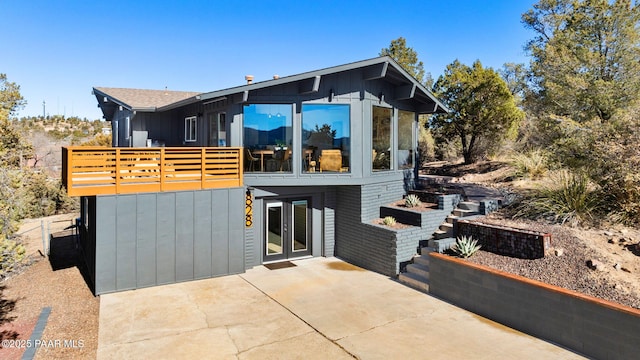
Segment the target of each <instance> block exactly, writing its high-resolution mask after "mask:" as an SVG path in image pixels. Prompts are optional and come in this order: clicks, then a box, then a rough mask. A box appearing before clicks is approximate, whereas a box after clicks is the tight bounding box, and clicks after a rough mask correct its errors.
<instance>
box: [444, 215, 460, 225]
mask: <svg viewBox="0 0 640 360" xmlns="http://www.w3.org/2000/svg"><path fill="white" fill-rule="evenodd" d="M459 218H460V217H459V216H455V215H449V216H447V222H448V223H449V224H453V223H454V222H455V221H456V220H458V219H459Z"/></svg>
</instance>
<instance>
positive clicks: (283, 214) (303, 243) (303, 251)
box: [263, 199, 311, 262]
mask: <svg viewBox="0 0 640 360" xmlns="http://www.w3.org/2000/svg"><path fill="white" fill-rule="evenodd" d="M310 211H311V210H310V209H309V200H308V199H295V200H275V201H267V202H266V209H265V234H264V239H265V246H264V254H263V255H264V261H265V262H270V261H276V260H284V259H291V258H296V257H301V256H307V255H311V236H310V235H311V226H310V225H311V221H310Z"/></svg>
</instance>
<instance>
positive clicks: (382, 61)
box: [182, 56, 449, 114]
mask: <svg viewBox="0 0 640 360" xmlns="http://www.w3.org/2000/svg"><path fill="white" fill-rule="evenodd" d="M359 68H362V69H363V71H362V73H363V80H365V81H369V80H379V79H384V80H386V81H388V82H390V83H392V84H393V85H394V86H395V91H394V92H395V94H388V95H385V96H389V97H388V98H389V99H391V97H393V98H395V99H396V100H410V101H415V102H417V103H418V106H416V107H417V108H418V109H419V111H420V112H421V113H426V114H430V113H446V112H448V111H449V110H448V109H447V107H446V106H445V105H444V104H442V103H441V102H440V101H439V100H438V99H437V98H436V97H435V96H434V95H433V94H432V93H431V92H430V91H429V90H428V89H427V88H426V87H425V86H424V85H422V84H421V83H420V82H419V81H418V80H416V79H415V78H414V77H412V76H411V75H410V74H409V73H408V72H406V71H405V70H404V69H403V68H402V67H401V66H400V65H399V64H398V63H397V62H396V61H395V60H393V59H392V58H391V57H389V56H381V57H377V58H373V59H369V60H363V61H358V62H354V63H350V64H345V65H339V66H334V67H330V68H326V69H320V70H315V71H310V72H306V73H302V74H297V75H291V76H285V77H280V78H277V79H272V80H266V81H261V82H256V83H252V84H247V85H242V86H237V87H232V88H228V89H223V90H217V91H212V92H208V93H203V94H201V95H200V96H199V99H198V100H193V102H196V101H202V102H203V103H210V102H212V101H215V99H221V98H224V99H227V98H232V99H233V100H234V102H236V103H244V102H247V101H248V99H249V94H250V93H251V92H252V91H255V90H258V89H264V88H267V87H273V86H278V85H284V84H289V83H294V82H297V83H298V92H299V94H310V93H314V92H317V91H318V89H319V86H320V81H321V79H322V77H323V76H326V75H331V74H335V73H339V72H345V71H350V70H355V69H359ZM182 105H184V104H182Z"/></svg>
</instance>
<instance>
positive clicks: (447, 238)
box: [429, 201, 480, 252]
mask: <svg viewBox="0 0 640 360" xmlns="http://www.w3.org/2000/svg"><path fill="white" fill-rule="evenodd" d="M477 215H480V203H479V202H475V201H462V202H460V203H458V206H457V207H456V208H455V209H454V210H453V212H452V214H451V215H449V216H447V218H446V219H445V222H443V223H442V224H441V225H440V228H439V229H438V230H436V231H435V232H434V233H433V237H432V238H431V239H430V240H429V247H430V248H433V249H434V251H437V252H444V251H445V250H447V249H450V248H451V245H453V244H455V243H456V238H455V234H454V232H453V227H454V223H455V222H456V221H458V220H460V219H462V218H471V217H475V216H477Z"/></svg>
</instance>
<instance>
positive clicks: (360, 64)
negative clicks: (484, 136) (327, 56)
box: [171, 56, 449, 112]
mask: <svg viewBox="0 0 640 360" xmlns="http://www.w3.org/2000/svg"><path fill="white" fill-rule="evenodd" d="M384 63H388V64H391V65H392V66H393V68H394V69H395V70H396V71H398V72H399V73H400V74H401V75H402V76H403V77H405V78H406V79H407V80H408V81H409V82H410V83H413V84H415V85H416V88H417V89H419V90H420V91H421V92H423V93H424V94H425V95H426V96H427V97H428V98H429V99H431V100H432V101H433V102H434V103H435V104H437V107H436V112H448V111H449V110H448V109H447V107H446V106H444V104H442V103H441V102H440V101H439V100H438V99H437V98H436V97H435V96H434V95H433V94H432V93H431V91H429V90H428V89H427V88H426V87H424V85H422V84H421V83H420V82H419V81H418V80H416V79H415V78H414V77H413V76H411V75H410V74H409V73H408V72H406V71H405V70H404V69H403V68H402V67H401V66H400V65H399V64H398V63H397V62H396V61H395V60H393V58H391V57H390V56H380V57H376V58H373V59H368V60H362V61H357V62H353V63H349V64H344V65H339V66H334V67H329V68H325V69H320V70H314V71H309V72H305V73H301V74H297V75H291V76H285V77H281V78H278V79H273V80H265V81H260V82H256V83H253V84H247V85H241V86H236V87H232V88H228V89H223V90H216V91H212V92H208V93H203V94H201V95H200V98H199V99H192V101H193V102H196V101H198V100H201V101H206V100H210V99H215V98H219V97H224V96H229V95H232V94H239V93H244V92H248V91H252V90H257V89H263V88H267V87H271V86H278V85H283V84H288V83H292V82H296V81H302V80H306V79H311V78H314V77H316V76H324V75H329V74H335V73H339V72H343V71H349V70H354V69H359V68H364V67H368V66H373V65H379V64H384ZM196 98H197V96H196ZM182 105H184V104H182ZM171 106H173V104H172V105H171Z"/></svg>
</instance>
